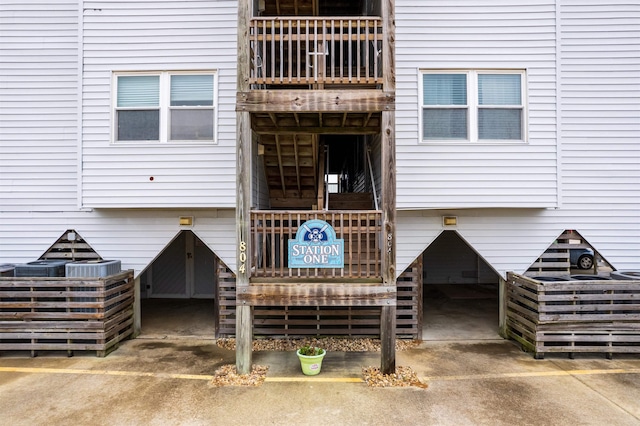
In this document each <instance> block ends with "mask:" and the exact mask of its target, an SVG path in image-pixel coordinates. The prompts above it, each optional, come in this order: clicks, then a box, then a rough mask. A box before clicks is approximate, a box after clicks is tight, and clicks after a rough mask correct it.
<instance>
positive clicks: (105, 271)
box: [66, 260, 121, 277]
mask: <svg viewBox="0 0 640 426" xmlns="http://www.w3.org/2000/svg"><path fill="white" fill-rule="evenodd" d="M120 263H121V262H120V261H119V260H80V261H76V262H69V263H67V265H66V276H67V277H108V276H109V275H113V274H117V273H118V272H120V266H121V264H120Z"/></svg>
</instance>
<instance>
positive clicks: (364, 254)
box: [251, 210, 382, 280]
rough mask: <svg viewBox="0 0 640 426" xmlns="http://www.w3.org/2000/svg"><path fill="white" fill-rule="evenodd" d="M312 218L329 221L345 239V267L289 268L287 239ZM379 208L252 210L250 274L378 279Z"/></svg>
mask: <svg viewBox="0 0 640 426" xmlns="http://www.w3.org/2000/svg"><path fill="white" fill-rule="evenodd" d="M311 219H319V220H323V221H325V222H327V223H329V224H330V225H331V226H332V227H333V228H334V230H335V231H336V238H339V239H344V268H327V269H325V268H294V269H289V268H288V266H287V264H288V258H287V256H288V250H287V249H288V241H289V240H292V239H295V237H296V232H297V230H298V227H299V226H301V225H302V224H303V223H304V222H306V221H308V220H311ZM381 232H382V212H380V211H376V210H367V211H355V210H349V211H258V210H256V211H252V212H251V236H252V241H253V253H252V267H253V270H252V274H251V275H252V277H256V278H285V279H287V280H289V279H300V278H305V279H306V278H309V279H315V278H322V279H331V278H335V279H338V280H341V279H371V280H378V279H381V276H382V272H381V267H380V261H381V252H380V247H381V245H380V238H381Z"/></svg>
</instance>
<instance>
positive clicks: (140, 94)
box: [114, 72, 216, 143]
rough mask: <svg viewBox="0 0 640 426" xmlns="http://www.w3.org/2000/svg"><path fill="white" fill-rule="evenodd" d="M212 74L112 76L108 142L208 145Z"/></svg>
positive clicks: (212, 112)
mask: <svg viewBox="0 0 640 426" xmlns="http://www.w3.org/2000/svg"><path fill="white" fill-rule="evenodd" d="M215 77H216V76H215V73H213V72H201V73H168V72H161V73H148V74H147V73H144V74H143V73H137V74H117V75H115V76H114V91H115V93H114V99H115V110H114V141H116V142H160V143H164V142H214V141H215V133H216V119H215V116H216V97H215V93H216V87H215V86H216V80H215Z"/></svg>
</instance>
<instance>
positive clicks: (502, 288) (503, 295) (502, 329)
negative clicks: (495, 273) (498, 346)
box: [498, 276, 509, 339]
mask: <svg viewBox="0 0 640 426" xmlns="http://www.w3.org/2000/svg"><path fill="white" fill-rule="evenodd" d="M507 298H508V294H507V282H506V281H505V279H504V278H502V276H501V277H500V281H499V287H498V318H499V320H498V334H500V336H501V337H502V338H503V339H508V338H509V334H508V332H507V303H508V300H507Z"/></svg>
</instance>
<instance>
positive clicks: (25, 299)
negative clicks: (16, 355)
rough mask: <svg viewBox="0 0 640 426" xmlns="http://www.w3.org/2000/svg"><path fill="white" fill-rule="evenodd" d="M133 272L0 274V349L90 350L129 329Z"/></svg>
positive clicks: (111, 344) (101, 350) (107, 345)
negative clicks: (62, 275) (97, 275)
mask: <svg viewBox="0 0 640 426" xmlns="http://www.w3.org/2000/svg"><path fill="white" fill-rule="evenodd" d="M133 302H134V281H133V271H132V270H128V271H122V272H120V273H118V274H114V275H110V276H108V277H102V278H27V277H24V278H16V277H4V278H0V351H31V355H32V356H35V355H36V354H37V351H53V350H55V351H67V352H68V353H69V355H71V353H72V352H73V351H96V353H97V355H98V356H105V355H106V354H107V353H109V352H110V351H112V350H113V349H115V348H116V347H117V345H118V343H119V342H121V341H122V340H125V339H127V338H128V337H130V336H131V335H132V334H133Z"/></svg>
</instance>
